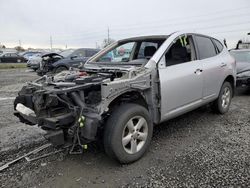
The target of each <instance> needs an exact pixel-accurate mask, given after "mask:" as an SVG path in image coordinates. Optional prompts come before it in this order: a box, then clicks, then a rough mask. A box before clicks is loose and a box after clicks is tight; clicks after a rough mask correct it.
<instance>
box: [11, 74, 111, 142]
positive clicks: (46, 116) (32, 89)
mask: <svg viewBox="0 0 250 188" xmlns="http://www.w3.org/2000/svg"><path fill="white" fill-rule="evenodd" d="M110 77H111V75H110V74H96V75H91V76H85V77H84V79H83V78H82V79H76V80H75V81H73V82H53V80H50V79H51V78H49V77H46V76H44V77H43V78H42V79H39V80H37V81H35V82H31V83H28V84H27V85H26V86H24V87H23V88H22V90H21V91H20V92H19V94H18V96H17V97H16V99H15V101H14V109H15V115H16V116H17V117H19V119H20V121H21V122H23V123H26V124H29V125H35V124H38V126H40V127H41V128H42V129H44V130H47V131H48V135H47V138H48V139H50V138H51V141H52V142H54V144H56V145H63V144H65V141H66V142H68V141H69V142H72V139H73V138H74V133H75V132H76V131H79V134H80V136H81V139H82V143H88V142H89V141H93V140H94V139H95V136H96V131H97V127H98V125H99V121H100V120H101V117H100V116H99V114H98V111H97V110H96V108H95V106H96V105H97V104H98V103H99V102H100V100H101V96H100V89H101V82H102V80H104V79H107V78H110Z"/></svg>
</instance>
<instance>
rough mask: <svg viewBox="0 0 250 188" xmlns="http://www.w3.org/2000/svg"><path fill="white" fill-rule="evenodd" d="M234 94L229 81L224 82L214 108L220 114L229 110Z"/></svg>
mask: <svg viewBox="0 0 250 188" xmlns="http://www.w3.org/2000/svg"><path fill="white" fill-rule="evenodd" d="M232 96H233V89H232V86H231V84H230V83H229V82H224V84H223V85H222V87H221V90H220V94H219V97H218V98H217V99H216V101H214V103H213V110H214V111H215V112H216V113H219V114H225V113H226V112H228V110H229V107H230V104H231V100H232Z"/></svg>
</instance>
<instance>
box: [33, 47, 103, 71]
mask: <svg viewBox="0 0 250 188" xmlns="http://www.w3.org/2000/svg"><path fill="white" fill-rule="evenodd" d="M98 51H99V50H98V49H91V48H79V49H76V50H73V49H69V50H65V51H63V52H61V53H60V54H58V55H60V56H61V57H62V58H60V59H58V60H57V61H47V60H44V58H43V60H42V62H41V63H40V67H39V69H38V70H37V72H38V74H39V75H44V74H46V73H47V72H53V73H59V72H61V71H64V70H68V69H69V68H70V67H73V68H78V67H79V66H80V64H81V63H82V64H84V63H85V62H86V61H87V60H88V59H89V58H90V57H91V56H93V55H94V54H96V53H97V52H98Z"/></svg>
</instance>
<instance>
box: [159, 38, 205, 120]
mask: <svg viewBox="0 0 250 188" xmlns="http://www.w3.org/2000/svg"><path fill="white" fill-rule="evenodd" d="M160 63H161V64H162V63H164V64H165V66H163V67H159V77H160V90H161V113H162V118H161V120H162V121H164V120H167V119H169V118H172V117H175V116H178V115H180V114H182V113H184V112H186V111H189V110H191V109H193V108H195V107H197V106H199V105H200V104H201V102H202V92H203V74H202V73H203V70H202V64H201V63H200V62H199V61H198V60H196V53H195V49H194V43H193V39H192V37H191V36H180V37H178V38H177V39H175V41H174V42H173V44H172V45H171V47H170V48H169V49H168V51H167V52H166V54H165V55H164V56H163V57H162V59H161V62H160Z"/></svg>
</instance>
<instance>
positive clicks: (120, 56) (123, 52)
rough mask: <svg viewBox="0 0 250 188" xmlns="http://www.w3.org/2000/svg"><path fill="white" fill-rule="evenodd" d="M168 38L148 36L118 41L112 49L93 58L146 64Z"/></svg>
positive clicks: (109, 61) (114, 62)
mask: <svg viewBox="0 0 250 188" xmlns="http://www.w3.org/2000/svg"><path fill="white" fill-rule="evenodd" d="M165 40H166V38H148V39H147V38H146V39H141V40H134V41H133V40H128V41H121V42H120V43H117V44H116V45H115V46H114V47H113V48H112V49H110V50H109V51H106V52H105V53H102V54H100V55H99V56H97V57H95V58H94V59H93V60H91V62H92V63H104V64H117V63H118V64H133V65H134V64H136V65H140V64H144V63H146V62H147V61H148V60H149V59H150V58H151V57H152V56H153V55H154V54H155V52H156V51H157V50H158V49H159V47H160V46H161V45H162V43H163V42H164V41H165Z"/></svg>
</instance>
